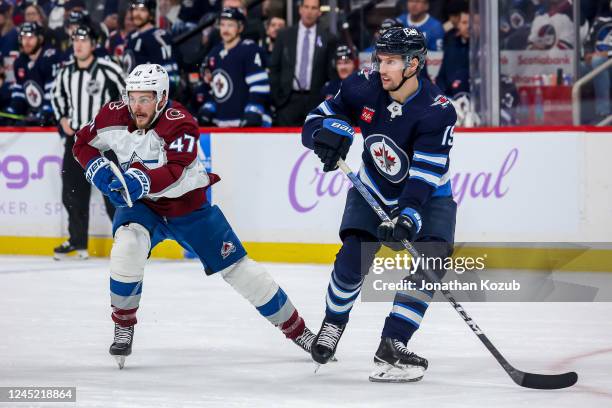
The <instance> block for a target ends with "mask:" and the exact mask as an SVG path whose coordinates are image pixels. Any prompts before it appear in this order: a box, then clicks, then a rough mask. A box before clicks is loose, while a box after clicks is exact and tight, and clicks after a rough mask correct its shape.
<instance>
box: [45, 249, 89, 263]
mask: <svg viewBox="0 0 612 408" xmlns="http://www.w3.org/2000/svg"><path fill="white" fill-rule="evenodd" d="M87 259H89V253H88V252H87V251H86V250H83V249H79V250H76V251H73V252H69V253H67V254H58V253H55V252H54V253H53V260H55V261H84V260H87Z"/></svg>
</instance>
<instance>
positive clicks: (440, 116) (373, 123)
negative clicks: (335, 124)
mask: <svg viewBox="0 0 612 408" xmlns="http://www.w3.org/2000/svg"><path fill="white" fill-rule="evenodd" d="M330 115H344V116H346V117H348V118H349V119H350V121H351V123H352V124H353V125H356V126H359V127H360V128H361V132H362V134H363V138H364V151H363V154H362V160H363V165H362V166H361V169H360V171H359V178H360V179H361V181H363V183H364V184H365V185H366V186H367V187H368V188H369V189H370V190H371V191H372V192H373V193H374V194H376V195H377V196H378V198H379V199H380V200H381V201H382V202H383V203H384V204H385V205H387V206H390V207H395V206H399V207H400V208H406V207H411V208H414V209H415V210H417V211H421V210H422V208H423V206H424V205H425V203H426V202H427V201H428V200H429V198H430V197H432V196H451V183H450V174H449V157H448V155H449V152H450V149H451V146H452V144H453V128H454V126H455V121H456V119H457V115H456V114H455V109H454V108H453V105H452V104H451V102H450V101H449V100H448V99H447V98H446V97H445V96H443V95H442V92H441V91H440V89H439V88H438V87H437V86H435V85H434V84H432V83H431V82H430V81H429V80H419V88H418V90H417V92H416V93H414V94H413V95H412V96H410V98H408V100H407V101H406V102H405V103H404V104H403V105H402V104H400V103H398V102H396V101H394V100H392V99H391V97H390V96H389V93H388V92H387V91H385V90H384V89H383V88H382V85H381V82H380V74H379V73H378V72H370V73H367V72H365V71H360V72H356V73H354V74H352V75H351V76H349V77H348V78H346V79H345V80H344V81H342V86H341V88H340V92H339V93H338V94H337V95H336V96H335V97H334V98H333V99H330V100H327V101H324V102H322V103H321V104H320V105H319V106H318V107H317V108H315V109H314V110H313V111H312V112H310V114H309V115H308V116H307V117H306V122H305V123H304V127H303V130H302V142H303V143H304V145H305V146H306V147H309V148H313V134H314V133H315V132H317V131H318V130H319V129H320V128H321V126H322V122H323V119H324V118H325V117H326V116H330Z"/></svg>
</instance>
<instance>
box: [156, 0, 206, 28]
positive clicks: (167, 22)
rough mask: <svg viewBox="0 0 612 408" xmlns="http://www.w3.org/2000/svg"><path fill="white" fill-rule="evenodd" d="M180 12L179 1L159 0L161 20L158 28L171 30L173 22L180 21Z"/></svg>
mask: <svg viewBox="0 0 612 408" xmlns="http://www.w3.org/2000/svg"><path fill="white" fill-rule="evenodd" d="M180 12H181V2H180V1H179V0H160V1H159V14H160V15H161V21H160V24H159V26H160V28H163V29H164V30H168V31H172V27H173V26H174V24H175V23H177V22H178V21H180V20H179V13H180ZM202 15H203V14H202ZM202 15H201V16H202ZM201 16H200V17H201ZM196 21H197V20H196Z"/></svg>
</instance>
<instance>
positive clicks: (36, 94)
mask: <svg viewBox="0 0 612 408" xmlns="http://www.w3.org/2000/svg"><path fill="white" fill-rule="evenodd" d="M23 91H24V93H25V97H26V99H27V101H28V104H29V105H30V106H31V107H32V108H34V109H36V108H40V107H41V106H42V103H43V91H42V89H41V87H40V86H39V85H38V84H37V83H36V82H34V81H26V83H25V84H24V86H23Z"/></svg>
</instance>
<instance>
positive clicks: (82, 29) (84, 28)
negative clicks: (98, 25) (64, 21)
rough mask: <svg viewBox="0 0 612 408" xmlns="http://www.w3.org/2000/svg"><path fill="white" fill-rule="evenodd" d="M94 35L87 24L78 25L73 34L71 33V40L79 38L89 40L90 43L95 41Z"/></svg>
mask: <svg viewBox="0 0 612 408" xmlns="http://www.w3.org/2000/svg"><path fill="white" fill-rule="evenodd" d="M96 37H97V36H96V33H95V32H94V30H92V29H91V27H90V26H88V25H87V24H80V25H79V26H78V27H77V28H76V29H75V30H74V31H73V32H72V40H74V39H76V38H79V39H84V38H89V39H90V40H91V41H93V42H95V41H96V39H97V38H96Z"/></svg>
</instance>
